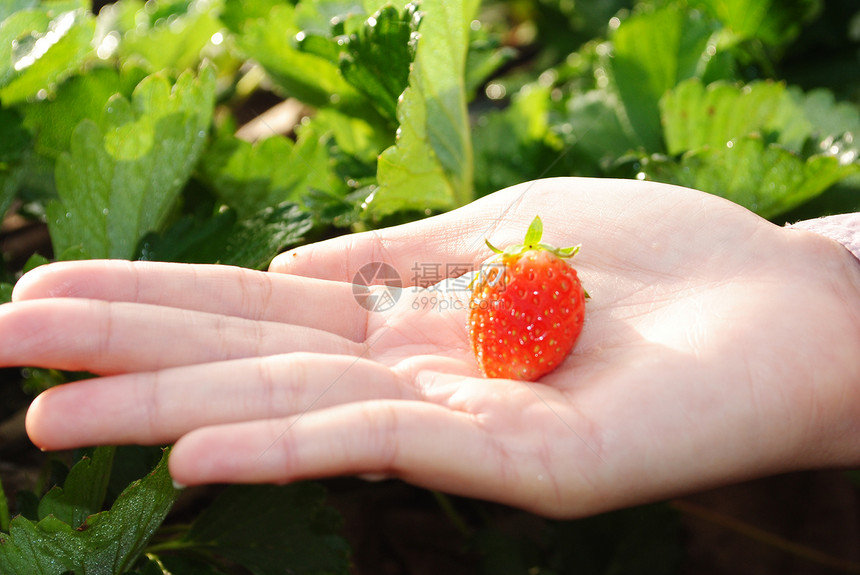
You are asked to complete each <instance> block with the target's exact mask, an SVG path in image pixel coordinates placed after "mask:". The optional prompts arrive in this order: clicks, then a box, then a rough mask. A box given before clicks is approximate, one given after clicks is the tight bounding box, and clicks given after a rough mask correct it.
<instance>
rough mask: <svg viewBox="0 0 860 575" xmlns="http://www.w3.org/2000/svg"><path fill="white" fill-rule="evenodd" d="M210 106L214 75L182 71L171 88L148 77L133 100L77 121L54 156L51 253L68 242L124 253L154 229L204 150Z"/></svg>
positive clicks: (104, 254)
mask: <svg viewBox="0 0 860 575" xmlns="http://www.w3.org/2000/svg"><path fill="white" fill-rule="evenodd" d="M213 106H214V73H213V71H212V69H211V68H210V67H203V68H202V69H201V70H200V74H199V77H197V78H194V77H193V76H192V75H191V74H190V73H188V72H186V73H183V74H182V75H181V76H180V77H179V78H178V79H177V81H176V84H175V85H174V86H173V87H172V88H171V86H170V84H169V82H168V81H167V79H166V78H164V77H163V76H161V75H152V76H149V77H147V78H145V79H144V80H143V81H142V82H141V83H140V84H138V86H137V88H136V89H135V91H134V94H133V96H132V100H131V102H129V101H127V100H125V99H124V98H122V97H120V96H117V97H114V98H112V99H111V100H110V101H109V102H108V104H107V106H106V107H105V109H104V114H103V116H102V119H101V125H97V124H96V123H94V122H93V121H91V120H84V121H82V122H81V123H80V124H79V125H78V126H77V128H76V129H75V131H74V133H73V134H72V140H71V144H70V151H69V152H68V153H64V154H62V155H61V156H60V157H59V159H58V161H57V168H56V183H57V192H58V194H59V198H60V201H59V202H54V203H52V204H50V205H49V206H48V226H49V229H50V231H51V239H52V241H53V244H54V251H55V253H58V254H60V253H63V252H64V251H66V250H68V249H69V248H73V247H74V246H81V248H82V249H83V250H84V251H85V252H86V253H87V254H88V255H89V257H93V258H121V259H129V258H131V257H133V256H134V254H135V249H136V247H137V244H138V242H139V240H140V239H141V237H143V236H144V235H145V234H146V233H147V232H149V231H153V230H159V229H161V228H162V226H163V225H164V224H165V222H166V220H167V217H168V216H169V215H170V212H171V210H172V209H173V208H174V204H175V201H176V199H177V197H178V195H179V193H180V192H181V190H182V187H183V185H184V184H185V182H186V180H187V179H188V177H189V176H190V174H191V170H192V169H193V168H194V165H195V163H196V162H197V158H198V157H199V155H200V153H201V152H202V149H203V144H204V143H205V140H206V133H207V130H208V128H209V123H210V121H211V117H212V110H213Z"/></svg>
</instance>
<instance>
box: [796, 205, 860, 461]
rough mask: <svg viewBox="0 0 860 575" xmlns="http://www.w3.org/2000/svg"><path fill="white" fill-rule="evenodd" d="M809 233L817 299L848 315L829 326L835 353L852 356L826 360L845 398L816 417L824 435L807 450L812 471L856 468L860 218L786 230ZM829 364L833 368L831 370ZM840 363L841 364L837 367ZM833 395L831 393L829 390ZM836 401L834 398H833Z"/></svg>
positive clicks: (859, 441) (859, 452)
mask: <svg viewBox="0 0 860 575" xmlns="http://www.w3.org/2000/svg"><path fill="white" fill-rule="evenodd" d="M786 227H787V228H789V229H793V230H799V231H804V232H811V233H810V234H808V236H807V239H808V241H809V242H810V243H813V244H814V245H816V246H817V249H816V254H817V256H818V258H819V263H820V264H821V266H820V267H818V273H822V276H823V277H822V278H821V279H822V280H824V281H823V282H822V283H821V285H822V291H823V293H820V294H815V297H819V296H821V297H833V298H834V299H835V301H836V303H837V306H838V308H839V309H841V310H842V311H843V313H844V317H843V319H844V320H845V321H832V322H831V321H828V319H827V318H822V323H828V324H829V326H822V327H825V328H826V327H833V328H834V329H832V330H823V331H827V332H829V333H830V334H831V336H832V337H831V342H832V345H833V347H832V348H831V349H833V350H837V349H840V348H842V349H845V348H846V347H847V348H848V349H850V350H853V352H852V353H851V354H850V355H848V356H846V355H844V354H839V353H834V354H833V355H832V356H831V357H824V358H822V361H823V362H824V365H823V366H822V369H823V370H824V371H827V372H830V373H836V374H839V376H838V381H834V382H832V383H834V384H836V385H837V386H838V387H839V388H840V389H841V393H838V394H837V397H838V401H831V402H825V404H824V405H818V406H810V409H811V410H812V409H816V408H823V409H822V411H821V412H819V413H818V417H819V418H820V419H821V421H820V428H821V430H822V436H821V437H817V438H813V442H812V444H811V445H809V446H808V448H809V453H810V456H811V460H812V461H811V463H812V465H814V466H824V465H826V466H856V465H858V464H860V361H858V358H860V213H856V214H841V215H836V216H827V217H823V218H817V219H814V220H805V221H801V222H797V223H795V224H790V225H787V226H786ZM827 363H831V365H827ZM838 363H841V365H834V364H838ZM831 391H832V390H831ZM831 397H833V396H831Z"/></svg>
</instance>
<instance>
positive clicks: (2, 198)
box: [0, 108, 32, 220]
mask: <svg viewBox="0 0 860 575" xmlns="http://www.w3.org/2000/svg"><path fill="white" fill-rule="evenodd" d="M31 146H32V144H31V139H30V134H29V133H28V132H27V130H25V129H24V126H23V124H22V118H21V116H20V114H18V113H17V112H16V111H15V110H11V109H6V108H0V220H2V219H3V216H4V215H5V214H6V210H7V209H9V206H10V205H11V204H12V200H13V199H14V198H15V193H16V192H17V191H18V188H19V187H20V186H21V183H22V182H23V180H24V177H25V175H26V169H27V167H26V160H27V156H28V154H29V150H30V148H31Z"/></svg>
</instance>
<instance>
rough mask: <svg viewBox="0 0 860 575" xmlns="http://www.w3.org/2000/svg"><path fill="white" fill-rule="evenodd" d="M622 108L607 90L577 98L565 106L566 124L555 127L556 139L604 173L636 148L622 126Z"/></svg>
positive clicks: (596, 91)
mask: <svg viewBox="0 0 860 575" xmlns="http://www.w3.org/2000/svg"><path fill="white" fill-rule="evenodd" d="M623 115H624V112H623V106H622V105H621V103H620V101H619V100H618V96H617V95H616V94H614V93H611V92H609V91H607V90H591V91H588V92H585V93H584V94H577V95H575V96H574V97H572V98H571V99H570V100H569V101H568V103H567V111H566V115H565V119H566V120H567V121H566V123H564V124H560V125H558V126H556V130H560V131H561V134H560V137H562V138H563V139H564V141H565V142H567V143H568V144H570V145H571V146H572V147H573V148H574V149H575V150H576V151H578V152H579V153H581V154H583V155H584V156H585V157H586V158H588V159H589V160H591V161H592V162H594V163H596V164H597V165H598V166H600V167H601V168H602V169H604V170H608V169H609V167H610V165H611V164H612V163H613V162H615V161H616V160H617V159H618V158H621V157H623V156H624V155H626V154H628V153H630V152H632V151H635V150H636V149H637V148H638V147H639V145H640V144H639V143H638V141H637V140H636V137H635V136H634V135H633V134H632V133H631V131H630V130H629V129H628V127H626V126H625V124H624V123H623V122H622V120H621V118H622V117H623Z"/></svg>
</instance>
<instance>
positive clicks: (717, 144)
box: [660, 79, 812, 155]
mask: <svg viewBox="0 0 860 575" xmlns="http://www.w3.org/2000/svg"><path fill="white" fill-rule="evenodd" d="M660 110H661V117H662V120H663V125H664V130H665V132H664V137H665V139H666V148H667V150H668V152H669V153H670V154H672V155H676V154H681V153H683V152H686V151H689V150H697V149H699V148H702V147H706V146H709V147H713V148H722V147H724V146H725V145H726V143H727V142H728V141H729V140H732V139H735V138H740V137H744V136H749V135H752V134H758V135H761V136H768V138H769V139H771V140H773V141H777V142H779V143H781V144H783V145H784V146H785V147H787V148H789V149H791V150H794V151H797V152H799V151H800V149H801V148H802V146H803V143H804V142H805V141H806V139H807V138H808V137H809V135H810V134H811V132H812V124H811V123H810V122H809V121H808V120H807V119H806V117H805V115H804V113H803V109H802V108H801V107H800V106H798V105H797V103H795V99H794V98H792V97H791V96H790V95H789V94H788V92H787V91H786V89H785V86H784V85H783V84H778V83H775V82H753V83H751V84H747V85H746V86H743V87H741V86H736V85H732V84H727V83H724V82H717V83H714V84H710V85H708V86H707V87H705V86H703V85H702V83H701V82H700V81H699V80H697V79H691V80H687V81H685V82H682V83H681V84H679V85H678V86H677V87H676V88H675V89H674V90H672V91H671V92H669V93H668V94H666V96H665V97H664V98H663V99H662V100H661V102H660Z"/></svg>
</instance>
